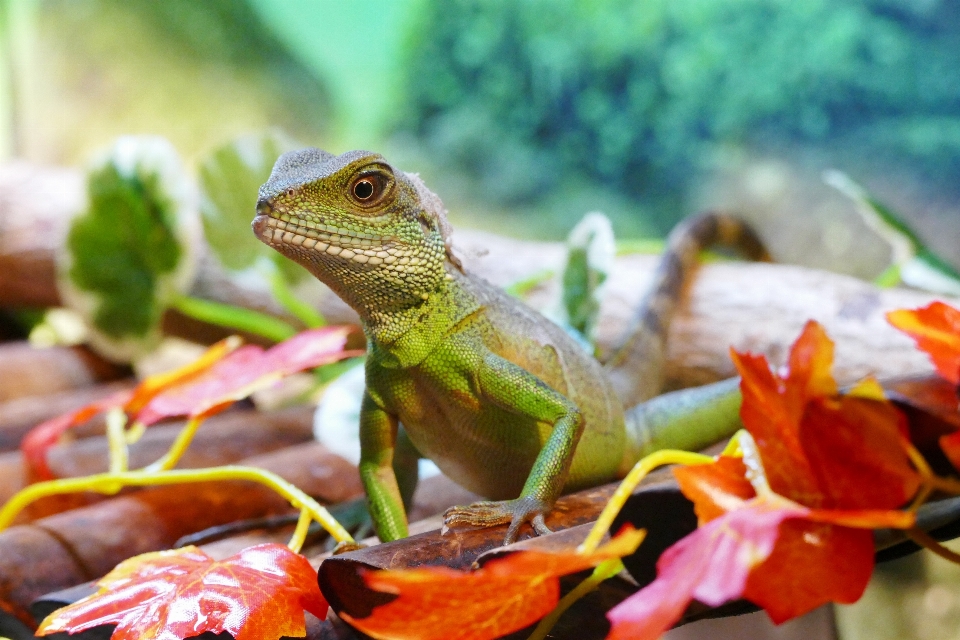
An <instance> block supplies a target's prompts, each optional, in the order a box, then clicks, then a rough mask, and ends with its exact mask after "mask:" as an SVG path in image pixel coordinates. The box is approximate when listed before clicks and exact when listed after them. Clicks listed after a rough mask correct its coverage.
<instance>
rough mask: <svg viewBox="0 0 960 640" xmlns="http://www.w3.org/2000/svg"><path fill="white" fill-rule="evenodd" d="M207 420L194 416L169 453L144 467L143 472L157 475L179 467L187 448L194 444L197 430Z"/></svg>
mask: <svg viewBox="0 0 960 640" xmlns="http://www.w3.org/2000/svg"><path fill="white" fill-rule="evenodd" d="M205 419H206V416H203V415H199V416H192V417H191V418H190V420H188V421H187V424H185V425H184V426H183V429H181V430H180V432H179V433H178V434H177V438H176V440H174V441H173V444H172V445H170V449H169V451H167V452H166V453H165V454H164V455H163V457H161V458H160V459H159V460H157V461H156V462H153V463H151V464H149V465H147V466H146V467H144V468H143V471H144V472H146V473H157V472H160V471H169V470H171V469H173V468H174V467H175V466H177V463H178V462H180V458H182V457H183V454H184V452H185V451H186V450H187V447H189V446H190V443H191V442H193V436H194V435H196V433H197V429H199V428H200V425H201V424H203V421H204V420H205Z"/></svg>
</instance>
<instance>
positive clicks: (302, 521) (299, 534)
mask: <svg viewBox="0 0 960 640" xmlns="http://www.w3.org/2000/svg"><path fill="white" fill-rule="evenodd" d="M312 521H313V518H312V517H311V516H310V512H309V511H307V510H306V509H301V510H300V518H299V519H298V520H297V528H296V529H294V530H293V536H292V537H291V538H290V542H288V543H287V546H288V547H289V548H290V551H293V552H294V553H300V549H302V548H303V543H304V541H305V540H306V539H307V531H308V530H309V529H310V523H311V522H312Z"/></svg>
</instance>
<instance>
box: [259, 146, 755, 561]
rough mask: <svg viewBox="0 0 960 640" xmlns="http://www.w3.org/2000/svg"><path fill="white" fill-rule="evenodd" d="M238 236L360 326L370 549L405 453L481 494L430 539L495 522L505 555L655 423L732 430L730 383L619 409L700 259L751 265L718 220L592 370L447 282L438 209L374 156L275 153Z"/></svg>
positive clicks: (565, 339)
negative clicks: (737, 254) (722, 255)
mask: <svg viewBox="0 0 960 640" xmlns="http://www.w3.org/2000/svg"><path fill="white" fill-rule="evenodd" d="M252 224H253V230H254V233H255V235H256V236H257V237H258V238H259V239H260V240H261V241H263V242H264V243H266V244H267V245H269V246H270V247H273V248H274V249H276V250H277V251H279V252H280V253H281V254H282V255H284V256H287V257H288V258H291V259H292V260H294V261H295V262H297V263H299V264H301V265H303V266H304V267H306V268H307V269H308V270H309V271H310V272H311V273H312V274H313V275H314V276H315V277H317V278H318V279H319V280H321V281H322V282H323V283H325V284H326V285H327V286H328V287H329V288H330V289H332V290H333V292H334V293H336V294H337V295H338V296H340V298H342V299H343V300H344V302H346V303H347V304H348V305H349V306H351V307H352V308H353V309H354V310H355V311H356V312H357V314H358V315H359V317H360V322H361V326H362V328H363V330H364V333H365V335H366V339H367V358H366V361H365V365H364V366H365V392H364V395H363V400H362V405H361V412H360V442H361V458H360V463H359V471H360V475H361V478H362V481H363V485H364V488H365V491H366V494H367V498H368V503H369V508H370V514H371V517H372V519H373V523H374V529H375V531H376V533H377V536H378V537H379V538H380V539H381V541H390V540H395V539H398V538H402V537H406V535H407V522H406V515H405V510H404V505H405V503H406V504H409V502H410V499H411V496H412V492H413V488H414V487H415V485H416V479H417V476H416V469H417V467H416V463H417V459H418V457H419V456H426V457H428V458H430V459H431V460H433V461H434V462H435V463H436V464H437V466H438V467H439V468H440V469H441V470H442V471H443V472H444V473H445V474H446V475H448V476H449V477H450V478H451V479H452V480H454V481H455V482H457V483H459V484H460V485H461V486H463V487H465V488H466V489H468V490H470V491H472V492H474V493H476V494H478V495H481V496H484V497H485V498H489V500H484V501H482V502H477V503H474V504H471V505H467V506H461V507H454V508H452V509H450V510H448V511H447V512H446V514H445V515H444V522H445V525H446V526H448V527H460V526H478V527H484V526H493V525H499V524H505V523H509V527H508V531H507V534H506V542H508V543H509V542H511V541H513V540H515V539H516V537H517V535H518V532H519V530H520V527H521V526H522V525H524V524H525V523H529V524H530V525H532V527H533V529H534V531H535V533H537V534H543V533H547V532H548V531H549V529H548V527H547V526H546V523H545V520H544V515H545V514H547V513H548V512H549V510H550V508H551V507H552V505H553V504H554V502H555V501H556V499H557V498H558V497H559V496H560V495H562V494H564V493H568V492H571V491H575V490H578V489H581V488H586V487H591V486H596V485H598V484H601V483H603V482H607V481H610V480H612V479H615V478H617V477H621V476H622V475H624V474H625V473H626V472H627V471H628V470H629V469H630V467H631V466H632V465H633V464H634V462H636V461H637V460H638V459H639V458H640V457H641V456H642V455H643V454H644V453H646V452H648V451H649V450H650V449H651V446H653V447H656V448H663V447H664V446H667V445H670V444H671V443H674V442H675V441H676V437H675V436H670V435H669V434H668V433H667V431H666V430H663V429H659V427H658V425H661V423H664V424H665V423H667V422H670V423H671V424H672V423H674V422H677V419H679V420H680V422H683V420H684V419H685V420H686V422H687V423H689V424H688V425H687V426H690V425H693V424H695V423H697V422H698V421H699V422H704V421H703V416H704V414H703V411H713V412H714V413H715V414H716V416H715V417H714V418H711V419H708V420H706V423H715V424H714V426H712V427H710V428H708V429H707V431H709V433H698V431H697V429H692V430H686V432H685V433H684V431H685V430H684V429H683V428H682V427H681V428H679V429H677V428H672V431H671V433H674V434H677V433H680V434H681V435H679V436H677V437H679V439H680V440H679V442H681V444H682V445H686V446H684V447H683V448H692V447H702V446H706V445H708V444H711V443H712V442H714V441H717V440H720V439H722V437H724V436H727V435H731V434H732V433H733V432H734V431H735V430H736V428H737V427H738V426H739V418H738V411H739V395H738V393H739V392H738V390H737V386H736V381H735V380H734V381H733V382H727V383H718V384H719V386H716V385H715V386H714V387H712V388H709V389H707V388H705V389H706V391H704V392H703V393H701V394H700V395H699V396H693V395H690V394H687V395H682V394H684V393H685V392H682V391H681V392H674V393H675V394H681V396H679V397H675V398H674V400H673V402H672V404H671V403H670V402H659V403H658V402H657V401H650V402H643V403H641V404H639V405H638V406H637V407H634V405H636V404H637V402H640V401H646V400H649V399H650V398H652V397H653V396H655V395H657V394H658V393H660V391H661V387H662V374H661V373H660V371H661V369H662V365H663V361H664V359H665V351H666V348H665V345H666V330H667V326H668V324H669V320H670V317H671V316H672V315H673V311H674V309H675V307H676V305H677V301H678V299H679V294H680V291H681V289H682V287H683V284H684V282H685V281H686V280H687V278H688V275H689V273H690V272H691V270H692V267H693V265H694V264H695V263H696V262H697V260H698V254H699V251H700V250H701V249H702V248H703V247H705V246H707V245H710V244H713V243H717V242H719V243H722V244H728V245H739V246H740V247H741V248H742V249H743V250H744V253H746V254H747V255H749V256H750V257H753V258H758V259H764V258H765V257H766V254H765V252H764V250H763V247H762V245H761V244H760V242H759V240H758V239H757V237H756V236H755V235H754V234H753V232H752V231H750V230H749V228H748V227H746V226H745V225H744V224H743V223H741V222H740V221H738V220H737V219H735V218H733V217H731V216H728V215H725V214H707V215H703V216H700V217H695V218H691V219H688V220H687V221H686V222H684V223H682V224H681V225H680V226H679V227H678V228H677V229H675V230H674V231H673V232H672V233H671V235H670V237H669V238H668V241H667V248H666V251H665V252H664V255H663V257H662V258H661V261H660V264H659V267H658V269H657V271H656V275H655V277H654V284H653V286H652V288H651V290H650V293H649V294H648V295H647V297H646V299H645V303H644V304H643V305H642V309H641V311H640V313H639V315H638V317H637V321H636V325H635V326H634V327H633V328H632V329H631V330H630V331H629V332H628V335H627V337H626V338H625V339H624V340H623V342H622V346H621V347H620V349H619V350H618V351H616V352H615V353H614V354H613V356H612V357H611V358H610V359H609V361H608V363H607V364H606V366H604V365H602V364H601V363H600V362H599V361H598V360H596V359H595V358H594V357H593V356H592V355H590V354H588V353H586V352H585V351H584V350H583V348H582V347H581V346H580V345H579V344H578V343H577V342H576V341H575V340H574V339H573V338H572V337H571V336H570V335H569V334H567V332H566V331H564V330H563V329H562V328H560V327H559V326H558V325H556V324H554V323H553V322H551V321H550V320H547V319H546V318H545V317H543V316H541V315H540V314H539V313H537V312H536V311H534V310H533V309H531V308H529V307H528V306H526V305H525V304H524V303H523V302H522V301H520V300H518V299H516V298H514V297H511V296H509V295H507V294H506V293H504V292H503V291H502V290H500V289H499V288H497V287H495V286H493V285H491V284H489V283H488V282H486V281H485V280H483V279H482V278H479V277H477V276H475V275H473V274H471V273H470V272H468V271H467V270H466V269H464V267H463V265H462V264H461V262H460V260H459V259H458V258H457V256H456V255H455V253H454V252H453V248H452V243H451V233H452V230H451V227H450V225H449V223H448V222H447V218H446V211H445V209H444V207H443V204H442V202H441V201H440V199H439V197H437V196H436V195H435V194H434V193H433V192H431V191H430V190H429V189H428V188H427V187H426V185H425V184H424V183H423V181H422V180H421V179H420V178H419V176H417V175H416V174H412V173H405V172H403V171H401V170H399V169H395V168H394V167H392V166H391V165H390V164H389V163H388V162H387V161H386V159H384V158H383V157H382V156H381V155H379V154H376V153H372V152H368V151H351V152H347V153H344V154H342V155H334V154H331V153H328V152H326V151H323V150H320V149H316V148H310V149H304V150H300V151H293V152H289V153H286V154H284V155H282V156H281V157H280V158H279V159H278V160H277V162H276V164H275V166H274V168H273V171H272V173H271V175H270V177H269V179H268V181H267V182H266V183H265V184H264V185H263V186H262V187H261V188H260V191H259V199H258V203H257V211H256V216H255V217H254V220H253V223H252ZM666 397H667V396H660V398H666ZM678 406H679V407H680V409H679V410H678V409H677V407H678ZM678 415H679V416H680V417H679V418H677V416H678ZM658 429H659V430H658ZM711 429H712V431H711ZM700 431H703V429H702V428H701V429H700ZM671 437H673V438H674V439H673V440H670V438H671ZM664 438H667V439H666V440H665V439H664Z"/></svg>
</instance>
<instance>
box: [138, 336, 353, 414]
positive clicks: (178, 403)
mask: <svg viewBox="0 0 960 640" xmlns="http://www.w3.org/2000/svg"><path fill="white" fill-rule="evenodd" d="M351 331H353V329H352V328H351V327H346V326H333V327H322V328H320V329H310V330H308V331H303V332H301V333H298V334H297V335H295V336H294V337H292V338H290V339H289V340H285V341H284V342H281V343H280V344H277V345H274V346H273V347H271V348H269V349H266V350H265V349H263V348H262V347H260V346H257V345H247V346H244V347H241V348H240V349H237V350H236V351H234V352H232V353H231V354H230V355H228V356H226V357H225V358H223V359H222V360H220V361H218V362H216V363H215V364H213V365H212V366H211V367H210V368H209V369H206V370H205V371H204V372H203V373H202V374H200V375H198V376H197V377H195V378H194V379H192V380H190V381H189V382H187V383H186V384H182V385H178V386H174V387H168V388H167V389H165V390H164V391H161V392H160V393H158V394H156V395H155V396H154V397H153V398H152V399H151V400H150V401H149V402H147V403H146V405H145V406H144V407H143V409H142V410H141V411H139V412H138V413H137V414H136V415H135V416H134V417H135V419H136V420H137V421H138V422H141V423H143V424H146V425H150V424H153V423H155V422H157V421H159V420H162V419H163V418H168V417H171V416H191V417H199V416H209V415H212V414H214V413H217V412H218V411H221V410H223V409H225V408H226V407H228V406H230V405H231V404H232V403H233V402H235V401H237V400H240V399H242V398H245V397H247V396H248V395H250V394H251V393H253V392H254V391H257V390H259V389H263V388H265V387H267V386H269V385H272V384H274V383H275V382H276V381H277V380H280V379H281V378H283V377H284V376H288V375H290V374H292V373H296V372H298V371H303V370H305V369H311V368H313V367H319V366H320V365H323V364H327V363H330V362H335V361H337V360H342V359H344V358H349V357H352V356H355V355H359V354H360V352H358V351H345V350H344V348H343V347H344V345H345V344H346V342H347V336H348V335H349V334H350V333H351Z"/></svg>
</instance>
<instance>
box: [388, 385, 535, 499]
mask: <svg viewBox="0 0 960 640" xmlns="http://www.w3.org/2000/svg"><path fill="white" fill-rule="evenodd" d="M404 386H407V387H408V388H409V393H411V394H413V397H416V398H417V402H416V403H410V402H399V403H396V404H395V405H394V406H395V407H396V413H397V416H398V417H399V419H400V422H401V423H402V424H403V427H404V429H405V430H406V432H407V434H408V436H409V437H410V440H411V442H413V444H414V445H415V446H416V447H417V450H418V451H419V452H420V454H421V455H423V456H424V457H426V458H429V459H430V460H433V462H434V463H436V465H437V466H438V467H439V468H440V470H441V471H443V473H444V474H446V475H447V476H448V477H449V478H450V479H451V480H453V481H454V482H456V483H457V484H459V485H461V486H463V487H465V488H466V489H469V490H470V491H472V492H474V493H477V494H479V495H482V496H484V497H487V498H492V499H507V498H515V497H517V496H518V495H519V494H520V490H521V489H522V488H523V484H524V482H525V481H526V479H527V476H528V475H529V473H530V469H531V467H532V466H533V462H534V460H536V457H537V454H538V453H539V452H540V449H541V448H542V447H543V443H544V442H545V441H546V438H547V437H548V436H549V434H550V431H551V425H548V424H544V423H540V422H537V421H535V420H532V419H530V418H527V417H525V416H519V415H517V414H515V413H511V412H508V411H506V410H504V409H501V408H499V407H496V406H494V405H489V404H481V403H480V402H478V401H477V399H476V398H475V397H474V396H473V395H472V394H470V393H464V392H458V391H457V390H453V391H451V390H450V389H449V388H446V387H445V386H443V385H437V384H436V383H435V381H434V380H431V379H430V377H429V376H416V375H414V376H409V377H408V378H407V380H406V385H404ZM403 395H404V396H406V397H410V396H408V395H407V394H406V393H404V394H403ZM388 402H389V401H388Z"/></svg>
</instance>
